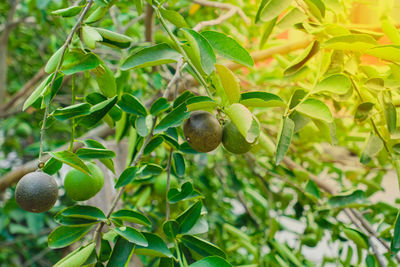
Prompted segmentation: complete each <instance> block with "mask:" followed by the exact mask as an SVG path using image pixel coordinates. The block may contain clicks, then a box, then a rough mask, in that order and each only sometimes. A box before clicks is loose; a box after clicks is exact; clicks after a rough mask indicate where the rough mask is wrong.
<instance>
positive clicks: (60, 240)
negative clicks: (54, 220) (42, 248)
mask: <svg viewBox="0 0 400 267" xmlns="http://www.w3.org/2000/svg"><path fill="white" fill-rule="evenodd" d="M91 228H92V227H91V226H85V227H67V226H59V227H57V228H56V229H54V230H53V231H52V232H51V233H50V234H49V236H48V239H47V242H48V246H49V248H52V249H55V248H63V247H66V246H68V245H71V244H72V243H74V242H76V241H78V240H79V239H81V238H82V237H83V236H84V235H86V234H87V233H88V232H89V231H90V229H91Z"/></svg>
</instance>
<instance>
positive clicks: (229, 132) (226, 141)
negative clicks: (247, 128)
mask: <svg viewBox="0 0 400 267" xmlns="http://www.w3.org/2000/svg"><path fill="white" fill-rule="evenodd" d="M222 144H223V146H224V147H225V149H226V150H228V151H229V152H231V153H234V154H243V153H246V152H248V151H250V149H251V148H252V147H253V145H254V143H249V142H247V141H246V139H245V138H244V137H243V135H242V134H241V133H240V132H239V130H238V128H237V127H236V125H235V124H234V123H233V122H231V121H230V122H228V123H226V124H225V126H224V128H223V130H222Z"/></svg>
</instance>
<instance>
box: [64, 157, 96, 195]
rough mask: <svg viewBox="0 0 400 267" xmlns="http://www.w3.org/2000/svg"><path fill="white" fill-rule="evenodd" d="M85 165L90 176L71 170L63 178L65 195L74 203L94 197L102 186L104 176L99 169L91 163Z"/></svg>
mask: <svg viewBox="0 0 400 267" xmlns="http://www.w3.org/2000/svg"><path fill="white" fill-rule="evenodd" d="M86 165H87V166H88V168H89V170H90V173H91V175H90V176H89V175H87V174H86V173H83V172H81V171H79V170H77V169H71V170H70V171H69V172H68V173H67V175H66V176H65V180H64V188H65V193H66V194H67V196H69V197H70V198H71V199H73V200H76V201H84V200H88V199H89V198H92V197H94V196H95V195H96V194H97V193H98V192H99V191H100V190H101V188H102V187H103V184H104V174H103V172H102V171H101V169H100V168H99V167H98V166H97V165H96V164H93V163H87V164H86Z"/></svg>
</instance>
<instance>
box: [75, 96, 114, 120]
mask: <svg viewBox="0 0 400 267" xmlns="http://www.w3.org/2000/svg"><path fill="white" fill-rule="evenodd" d="M117 100H118V97H117V96H115V97H113V98H110V99H107V100H105V101H103V102H100V103H98V104H96V105H94V106H92V107H91V108H90V114H89V115H86V116H84V117H82V118H81V119H80V120H79V122H78V124H80V125H83V126H86V127H93V126H95V125H96V124H97V123H98V122H99V121H100V120H102V119H103V118H104V116H105V115H106V114H107V113H108V112H109V111H110V110H111V109H112V108H113V106H114V105H115V103H117Z"/></svg>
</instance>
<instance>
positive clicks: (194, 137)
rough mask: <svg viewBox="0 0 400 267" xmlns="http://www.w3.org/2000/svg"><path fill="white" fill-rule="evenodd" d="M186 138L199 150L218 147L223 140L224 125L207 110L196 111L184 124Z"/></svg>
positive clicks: (209, 149)
mask: <svg viewBox="0 0 400 267" xmlns="http://www.w3.org/2000/svg"><path fill="white" fill-rule="evenodd" d="M183 132H184V134H185V138H186V140H187V141H188V143H189V144H190V146H191V147H192V148H193V149H194V150H196V151H198V152H210V151H212V150H214V149H216V148H217V147H218V146H219V144H220V143H221V140H222V127H221V125H220V124H219V122H218V120H217V119H216V118H215V117H214V116H213V115H212V114H211V113H210V112H207V111H201V110H199V111H194V112H192V113H191V114H190V118H189V119H187V120H186V122H185V123H184V125H183Z"/></svg>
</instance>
